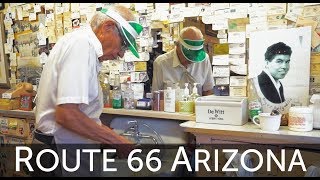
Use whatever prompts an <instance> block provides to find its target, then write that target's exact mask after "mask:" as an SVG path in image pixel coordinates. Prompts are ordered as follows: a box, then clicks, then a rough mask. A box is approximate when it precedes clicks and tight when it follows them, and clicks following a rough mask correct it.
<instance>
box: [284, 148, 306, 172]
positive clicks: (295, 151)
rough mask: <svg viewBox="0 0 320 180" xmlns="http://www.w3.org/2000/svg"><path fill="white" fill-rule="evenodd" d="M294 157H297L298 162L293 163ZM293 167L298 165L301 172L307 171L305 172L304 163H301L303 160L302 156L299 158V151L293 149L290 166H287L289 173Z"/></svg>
mask: <svg viewBox="0 0 320 180" xmlns="http://www.w3.org/2000/svg"><path fill="white" fill-rule="evenodd" d="M296 156H298V158H299V162H295V159H296ZM293 165H300V166H301V168H302V170H303V171H304V172H305V171H307V170H306V166H305V165H304V162H303V159H302V156H301V153H300V151H299V149H295V150H294V153H293V155H292V159H291V162H290V165H289V168H288V171H289V172H291V171H292V167H293Z"/></svg>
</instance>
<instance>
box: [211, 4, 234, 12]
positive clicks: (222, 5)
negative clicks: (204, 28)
mask: <svg viewBox="0 0 320 180" xmlns="http://www.w3.org/2000/svg"><path fill="white" fill-rule="evenodd" d="M212 7H213V10H214V11H216V10H219V9H227V8H229V7H230V4H229V3H212Z"/></svg>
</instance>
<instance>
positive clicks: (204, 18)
mask: <svg viewBox="0 0 320 180" xmlns="http://www.w3.org/2000/svg"><path fill="white" fill-rule="evenodd" d="M215 17H216V16H215V15H211V16H202V18H201V21H202V22H203V23H204V24H212V23H213V22H214V21H215Z"/></svg>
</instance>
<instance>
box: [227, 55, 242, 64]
mask: <svg viewBox="0 0 320 180" xmlns="http://www.w3.org/2000/svg"><path fill="white" fill-rule="evenodd" d="M229 63H230V64H231V65H242V64H246V54H230V55H229Z"/></svg>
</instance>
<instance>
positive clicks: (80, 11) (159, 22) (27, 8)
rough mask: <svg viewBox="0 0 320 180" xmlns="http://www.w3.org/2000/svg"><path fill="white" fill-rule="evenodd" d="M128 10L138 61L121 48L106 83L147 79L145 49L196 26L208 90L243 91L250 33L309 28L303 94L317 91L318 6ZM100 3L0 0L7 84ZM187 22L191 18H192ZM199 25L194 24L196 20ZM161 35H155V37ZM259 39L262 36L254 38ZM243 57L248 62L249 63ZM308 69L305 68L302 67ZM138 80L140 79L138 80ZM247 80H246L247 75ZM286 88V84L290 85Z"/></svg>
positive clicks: (166, 45)
mask: <svg viewBox="0 0 320 180" xmlns="http://www.w3.org/2000/svg"><path fill="white" fill-rule="evenodd" d="M121 4H123V5H125V6H127V7H128V8H131V9H132V10H134V11H135V12H136V16H137V20H138V21H139V22H140V23H141V24H142V25H143V26H144V30H143V33H142V35H141V36H140V37H139V39H138V40H137V42H138V44H139V53H140V55H141V58H140V59H136V58H135V57H134V56H133V55H132V54H131V53H130V52H127V53H126V54H125V56H124V58H123V59H119V60H117V61H106V62H104V63H103V68H102V72H104V73H107V74H108V75H109V77H110V83H111V84H112V83H113V79H114V78H113V75H114V74H115V72H119V73H120V74H121V81H122V82H125V81H126V80H127V79H128V77H130V78H131V81H132V82H133V83H136V84H138V85H137V87H138V86H139V88H138V89H139V91H141V90H142V87H143V84H141V83H145V82H147V81H150V79H151V78H150V77H148V74H147V73H146V72H147V69H148V66H150V64H149V63H148V61H149V60H150V52H152V51H153V48H155V47H157V42H159V41H161V42H162V48H163V49H162V50H163V51H164V52H166V51H168V50H170V49H171V48H173V47H174V42H175V41H176V40H177V38H178V35H179V29H180V28H181V27H183V26H186V25H191V24H192V25H196V26H197V24H199V26H198V27H199V28H200V29H201V30H202V32H203V34H204V35H205V37H206V38H207V41H209V42H210V45H209V46H207V49H206V50H207V52H208V54H209V55H210V59H211V61H212V70H213V75H214V77H213V79H214V82H215V86H214V92H215V94H216V95H222V96H247V95H248V90H247V89H248V88H247V80H248V78H249V76H248V74H250V71H251V70H252V69H250V68H249V67H248V64H250V63H253V64H254V61H255V60H253V59H250V57H249V52H250V51H252V49H254V48H256V47H252V46H251V45H250V38H251V35H252V34H254V33H255V32H258V31H272V30H280V29H292V28H299V27H305V26H308V27H311V31H310V36H311V44H310V46H311V47H310V52H311V56H310V57H311V58H310V59H311V61H310V62H311V63H309V64H310V68H309V69H310V73H308V74H307V76H308V77H310V83H308V84H304V85H307V86H308V91H309V94H310V95H311V94H314V93H320V79H319V77H320V70H319V69H320V68H319V67H320V61H319V59H320V55H319V54H318V52H319V51H320V46H319V44H320V36H319V34H320V18H319V17H320V3H272V4H266V3H121ZM108 5H109V4H108V3H6V4H5V6H6V7H5V9H4V10H2V12H3V14H4V28H5V37H6V38H5V43H4V52H5V54H6V55H7V56H8V57H9V61H10V63H9V64H10V66H9V68H10V73H9V76H10V78H9V80H10V83H11V84H15V83H17V82H19V81H24V82H30V83H32V84H34V85H36V84H37V82H38V79H39V77H40V74H41V68H42V65H43V64H45V62H46V59H47V56H48V54H49V53H50V50H51V48H52V47H53V46H54V44H55V43H56V42H57V40H58V39H59V38H60V37H61V36H63V35H64V34H66V33H68V32H71V31H73V30H74V29H76V28H79V27H80V26H84V25H86V24H87V23H88V22H89V20H90V18H91V17H92V15H93V14H94V13H95V12H96V11H97V10H99V9H101V8H102V7H107V6H108ZM192 19H193V20H192ZM199 22H200V23H199ZM159 31H160V32H161V39H157V34H158V33H159ZM261 41H265V39H261ZM250 61H251V62H250ZM308 71H309V70H308ZM141 77H144V78H141ZM250 78H251V77H250ZM293 86H294V85H293Z"/></svg>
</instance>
